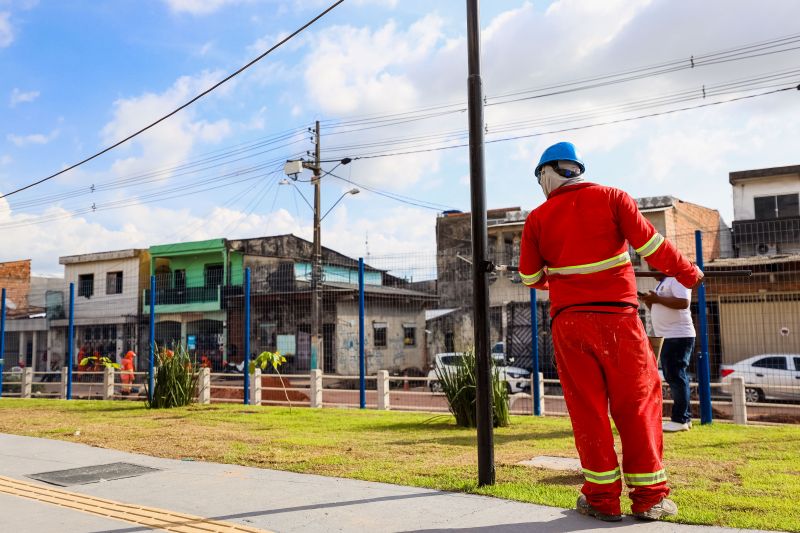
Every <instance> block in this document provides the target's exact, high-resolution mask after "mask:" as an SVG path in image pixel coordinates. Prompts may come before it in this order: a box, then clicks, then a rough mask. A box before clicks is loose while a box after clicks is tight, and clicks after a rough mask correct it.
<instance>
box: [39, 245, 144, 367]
mask: <svg viewBox="0 0 800 533" xmlns="http://www.w3.org/2000/svg"><path fill="white" fill-rule="evenodd" d="M148 262H149V255H148V253H147V250H140V249H134V248H131V249H126V250H115V251H110V252H98V253H90V254H80V255H67V256H63V257H60V258H59V263H60V264H62V265H64V284H65V288H64V291H63V293H62V294H61V295H51V298H50V301H49V302H48V303H47V308H48V315H49V316H52V318H53V319H52V320H51V326H52V331H51V336H52V337H53V342H52V344H51V346H52V351H53V356H54V357H56V358H58V359H59V360H61V361H64V360H65V354H66V353H67V350H68V346H67V344H68V338H67V324H68V317H67V313H68V305H69V293H68V289H67V287H69V284H70V283H73V284H74V287H75V302H74V315H73V316H74V325H75V331H74V341H75V345H74V347H73V349H74V351H73V353H74V356H75V361H73V364H78V363H79V362H80V361H79V360H78V358H79V357H80V355H81V354H84V355H92V354H93V353H95V352H97V353H99V354H100V355H103V356H106V357H110V358H111V359H112V360H113V359H118V358H120V357H121V356H122V355H124V354H125V352H127V351H128V350H134V351H137V353H138V352H141V351H142V348H143V347H146V344H142V341H143V340H144V341H145V342H146V339H147V337H146V331H144V330H143V329H142V328H141V321H140V309H141V294H142V288H143V287H144V286H145V285H146V283H147V279H148V273H149V269H148ZM56 296H60V297H59V298H56ZM145 359H146V358H144V357H139V361H138V362H139V365H142V364H144V361H145ZM140 368H141V366H140Z"/></svg>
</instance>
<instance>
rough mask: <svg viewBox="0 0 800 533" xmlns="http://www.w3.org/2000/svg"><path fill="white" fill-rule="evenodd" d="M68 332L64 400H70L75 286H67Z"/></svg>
mask: <svg viewBox="0 0 800 533" xmlns="http://www.w3.org/2000/svg"><path fill="white" fill-rule="evenodd" d="M67 328H68V330H69V332H68V334H67V338H68V341H67V342H68V343H69V344H68V345H67V370H68V371H67V395H66V399H67V400H71V399H72V365H73V361H74V358H75V355H74V352H75V284H74V283H70V284H69V325H68V326H67Z"/></svg>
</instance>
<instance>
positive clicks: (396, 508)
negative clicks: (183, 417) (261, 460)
mask: <svg viewBox="0 0 800 533" xmlns="http://www.w3.org/2000/svg"><path fill="white" fill-rule="evenodd" d="M113 462H128V463H134V464H138V465H142V466H149V467H153V468H158V469H161V470H160V471H158V472H151V473H147V474H144V475H141V476H139V477H134V478H127V479H120V480H114V481H102V482H99V483H94V484H88V485H73V486H69V487H64V490H68V491H70V492H74V493H80V494H82V495H87V496H96V497H101V498H106V499H109V500H116V501H118V502H124V503H128V504H136V505H143V506H149V507H157V508H161V509H168V510H170V511H176V512H181V513H186V514H190V515H196V516H201V517H206V518H213V519H215V520H220V521H225V522H230V523H233V524H241V525H242V526H248V527H250V528H259V529H263V530H267V531H281V532H284V531H286V532H289V531H304V532H306V531H309V532H315V531H361V532H365V531H367V532H376V531H426V532H435V531H442V532H443V531H453V532H456V531H464V532H467V531H469V532H489V531H493V532H494V531H497V532H509V533H512V532H514V533H516V532H520V533H521V532H545V533H555V532H566V531H600V530H605V529H615V530H620V531H626V532H627V531H640V532H644V531H647V532H651V531H652V532H672V531H675V532H686V533H691V532H697V533H704V532H712V531H713V532H722V531H736V530H731V529H723V528H712V527H700V526H684V525H677V524H668V523H645V522H636V521H634V520H633V519H631V518H630V517H626V518H625V520H624V521H623V522H622V523H621V524H613V525H612V524H604V523H602V522H598V521H596V520H594V519H590V518H586V517H583V516H580V515H578V514H577V513H575V512H574V511H571V510H565V509H557V508H552V507H544V506H541V505H531V504H525V503H518V502H511V501H507V500H501V499H497V498H489V497H482V496H473V495H467V494H457V493H448V492H439V491H434V490H426V489H418V488H413V487H403V486H397V485H387V484H383V483H370V482H365V481H354V480H349V479H339V478H328V477H321V476H314V475H305V474H293V473H288V472H280V471H275V470H263V469H258V468H248V467H241V466H231V465H222V464H215V463H201V462H193V461H178V460H170V459H158V458H154V457H148V456H144V455H136V454H131V453H125V452H118V451H114V450H105V449H101V448H93V447H90V446H86V445H83V444H74V443H70V442H62V441H55V440H46V439H37V438H32V437H19V436H13V435H4V434H0V476H5V477H7V478H13V479H15V480H21V481H25V482H28V483H30V482H32V483H36V484H37V485H41V486H43V487H48V485H46V484H44V483H39V482H35V481H33V480H31V479H30V478H27V477H26V476H28V475H31V474H35V473H40V472H47V471H53V470H62V469H68V468H77V467H84V466H92V465H100V464H106V463H113ZM0 531H3V532H14V533H45V532H50V531H53V532H70V533H134V532H140V531H154V530H153V529H150V528H148V527H143V526H138V525H136V524H131V523H126V522H122V521H117V520H112V519H109V518H103V517H99V516H94V515H90V514H86V513H85V512H82V511H77V510H72V509H65V508H62V507H57V506H55V505H51V504H48V503H43V502H38V501H33V500H30V499H27V498H25V497H18V496H9V495H6V494H0ZM198 531H199V530H198ZM740 531H741V530H740Z"/></svg>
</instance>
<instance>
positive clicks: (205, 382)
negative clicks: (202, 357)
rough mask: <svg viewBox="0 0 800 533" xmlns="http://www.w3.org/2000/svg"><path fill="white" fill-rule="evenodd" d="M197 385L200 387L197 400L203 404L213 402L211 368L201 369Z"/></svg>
mask: <svg viewBox="0 0 800 533" xmlns="http://www.w3.org/2000/svg"><path fill="white" fill-rule="evenodd" d="M197 385H198V387H199V388H200V390H199V391H197V401H198V403H201V404H208V403H211V369H210V368H208V367H205V366H204V367H203V368H201V369H200V379H199V380H197Z"/></svg>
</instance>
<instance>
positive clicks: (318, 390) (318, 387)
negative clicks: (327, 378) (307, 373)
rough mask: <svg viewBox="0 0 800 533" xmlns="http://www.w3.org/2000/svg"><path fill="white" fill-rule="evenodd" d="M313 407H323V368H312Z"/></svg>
mask: <svg viewBox="0 0 800 533" xmlns="http://www.w3.org/2000/svg"><path fill="white" fill-rule="evenodd" d="M310 389H311V407H322V370H320V369H318V368H313V369H311V384H310Z"/></svg>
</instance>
